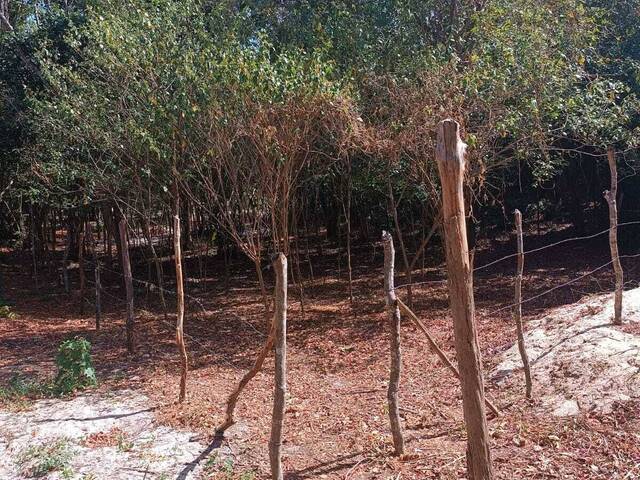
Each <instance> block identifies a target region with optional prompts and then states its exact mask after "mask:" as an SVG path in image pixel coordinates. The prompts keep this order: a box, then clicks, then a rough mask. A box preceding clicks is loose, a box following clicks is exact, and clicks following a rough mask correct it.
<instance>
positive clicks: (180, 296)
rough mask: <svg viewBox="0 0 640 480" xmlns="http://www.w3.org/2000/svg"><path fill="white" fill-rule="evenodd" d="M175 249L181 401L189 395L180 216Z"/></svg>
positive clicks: (175, 224)
mask: <svg viewBox="0 0 640 480" xmlns="http://www.w3.org/2000/svg"><path fill="white" fill-rule="evenodd" d="M173 250H174V256H175V262H176V296H177V299H176V300H177V311H176V345H177V346H178V352H179V353H180V395H179V396H178V401H179V402H184V399H185V397H186V396H187V369H188V366H189V364H188V358H187V349H186V347H185V343H184V281H183V278H182V248H181V245H180V216H179V215H177V214H176V215H174V217H173Z"/></svg>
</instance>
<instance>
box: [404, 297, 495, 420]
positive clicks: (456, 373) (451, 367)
mask: <svg viewBox="0 0 640 480" xmlns="http://www.w3.org/2000/svg"><path fill="white" fill-rule="evenodd" d="M396 301H397V302H398V306H399V307H400V310H401V311H402V312H404V313H406V314H407V316H408V317H409V319H410V320H411V321H413V323H414V324H415V325H416V327H418V328H419V329H420V331H422V333H424V335H425V337H427V342H429V347H430V348H431V351H433V352H434V353H435V354H436V355H437V356H438V358H439V359H440V361H441V362H442V363H443V364H444V365H445V366H446V367H447V368H448V369H449V370H450V371H451V373H453V375H454V376H455V377H456V378H457V379H458V380H460V372H459V371H458V369H457V368H456V366H455V365H454V364H453V362H452V361H451V360H449V357H447V354H446V353H444V352H443V351H442V349H441V348H440V346H439V345H438V344H437V343H436V341H435V340H434V339H433V337H432V336H431V334H430V333H429V331H428V330H427V327H425V326H424V324H423V323H422V322H421V321H420V319H419V318H418V317H417V316H416V314H415V313H413V312H412V311H411V309H410V308H409V307H407V306H406V305H405V304H404V303H402V300H400V299H399V298H397V299H396ZM484 403H486V404H487V407H489V410H491V411H492V412H493V414H494V415H495V416H496V417H499V416H500V410H498V407H496V406H495V405H494V404H493V403H492V402H491V401H490V400H489V399H488V398H486V397H485V399H484Z"/></svg>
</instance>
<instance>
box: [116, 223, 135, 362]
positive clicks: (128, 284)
mask: <svg viewBox="0 0 640 480" xmlns="http://www.w3.org/2000/svg"><path fill="white" fill-rule="evenodd" d="M118 229H119V230H120V245H121V247H120V250H121V255H122V270H123V275H124V289H125V293H126V298H127V323H126V330H127V350H129V353H134V352H135V350H136V342H135V332H134V328H135V325H134V322H135V318H134V316H133V315H134V313H133V277H132V275H131V262H130V260H129V243H128V242H127V221H126V220H125V218H124V217H123V218H121V219H120V222H119V224H118Z"/></svg>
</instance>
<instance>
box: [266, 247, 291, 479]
mask: <svg viewBox="0 0 640 480" xmlns="http://www.w3.org/2000/svg"><path fill="white" fill-rule="evenodd" d="M273 270H274V272H275V274H276V288H275V315H274V322H273V324H274V331H275V392H274V396H273V417H272V420H271V438H270V440H269V461H270V463H271V478H272V479H274V480H282V478H283V474H282V455H281V448H282V428H283V425H284V411H285V396H286V393H287V257H285V256H284V254H282V253H279V254H277V255H276V257H275V259H274V260H273Z"/></svg>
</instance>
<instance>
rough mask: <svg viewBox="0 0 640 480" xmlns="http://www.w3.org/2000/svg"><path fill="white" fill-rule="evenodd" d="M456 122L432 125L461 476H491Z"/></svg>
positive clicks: (462, 148)
mask: <svg viewBox="0 0 640 480" xmlns="http://www.w3.org/2000/svg"><path fill="white" fill-rule="evenodd" d="M465 148H466V145H465V144H464V143H463V142H462V140H461V139H460V126H459V125H458V123H457V122H455V121H454V120H450V119H448V120H443V121H442V122H440V124H439V125H438V136H437V146H436V160H437V161H438V171H439V173H440V183H441V185H442V203H443V226H444V232H445V247H446V248H445V250H446V257H447V272H448V277H449V278H448V283H449V302H450V304H451V312H452V315H453V326H454V333H455V343H456V353H457V357H458V367H459V369H460V383H461V384H462V405H463V410H464V420H465V426H466V429H467V476H468V477H469V479H470V480H490V479H492V478H493V469H492V466H491V451H490V449H489V433H488V428H487V420H486V416H485V411H484V405H485V396H484V381H483V379H482V361H481V359H480V348H479V346H478V335H477V333H476V326H475V308H474V302H473V276H472V270H471V266H470V265H469V246H468V244H467V231H466V225H465V211H464V189H463V188H464V187H463V184H464V168H465V163H464V151H465Z"/></svg>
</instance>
